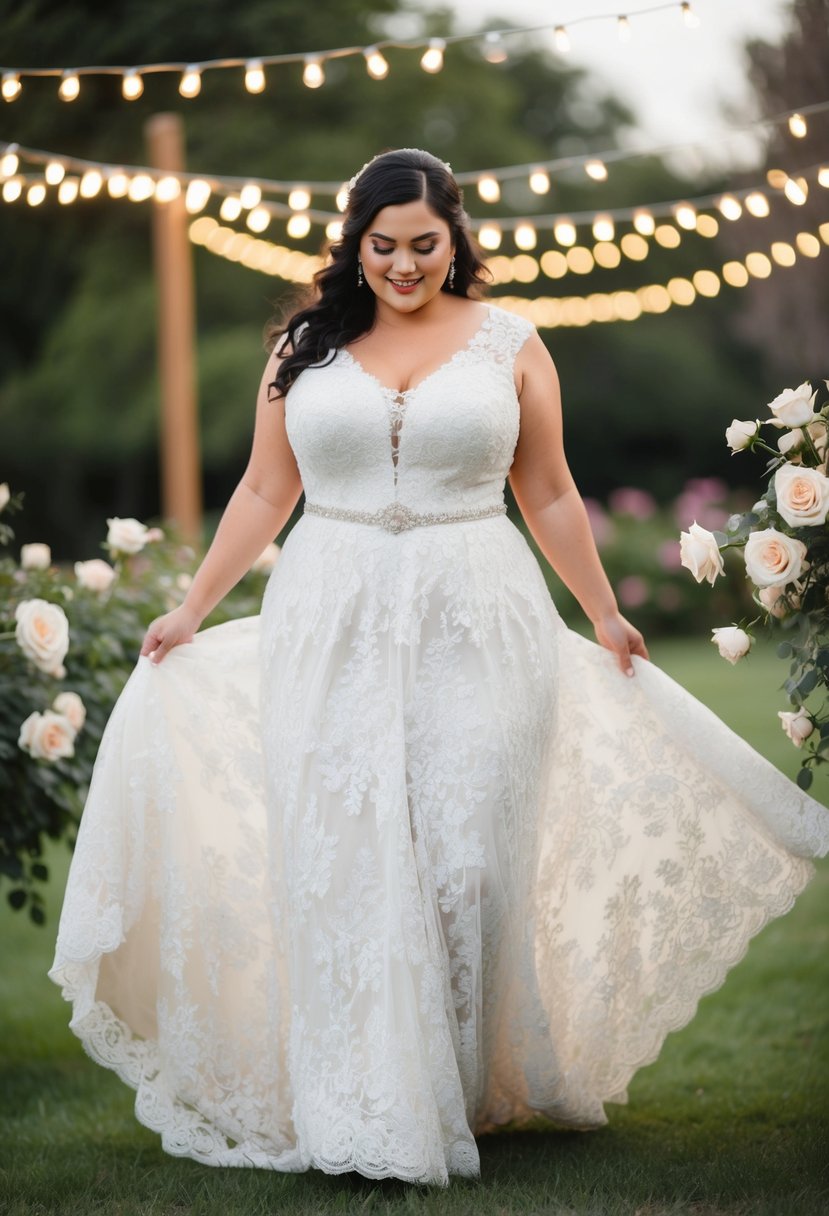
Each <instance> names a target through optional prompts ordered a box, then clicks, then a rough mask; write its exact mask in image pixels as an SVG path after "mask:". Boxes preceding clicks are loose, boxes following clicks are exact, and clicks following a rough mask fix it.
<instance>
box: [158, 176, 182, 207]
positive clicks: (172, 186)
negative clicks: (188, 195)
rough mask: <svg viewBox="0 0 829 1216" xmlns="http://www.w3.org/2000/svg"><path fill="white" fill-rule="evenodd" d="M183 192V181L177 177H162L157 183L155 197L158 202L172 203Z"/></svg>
mask: <svg viewBox="0 0 829 1216" xmlns="http://www.w3.org/2000/svg"><path fill="white" fill-rule="evenodd" d="M180 194H181V182H180V181H179V180H178V178H177V177H172V176H171V175H167V176H166V177H160V178H159V179H158V181H157V182H156V184H155V199H156V202H158V203H171V202H172V201H173V199H175V198H178V196H179V195H180Z"/></svg>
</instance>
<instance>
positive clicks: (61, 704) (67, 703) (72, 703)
mask: <svg viewBox="0 0 829 1216" xmlns="http://www.w3.org/2000/svg"><path fill="white" fill-rule="evenodd" d="M52 709H53V710H54V711H55V713H56V714H61V715H62V716H63V717H64V718H66V719H67V721H68V722H69V725H70V726H71V727H72V729H73V731H74V732H75V734H77V733H78V731H80V730H83V724H84V722H85V721H86V706H85V705H84V703H83V700H82V699H81V697H79V696H78V694H77V693H76V692H61V693H58V695H57V696H56V697H55V699H54V701H53V702H52Z"/></svg>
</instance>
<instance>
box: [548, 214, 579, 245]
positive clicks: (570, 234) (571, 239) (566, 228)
mask: <svg viewBox="0 0 829 1216" xmlns="http://www.w3.org/2000/svg"><path fill="white" fill-rule="evenodd" d="M553 236H554V237H555V238H556V240H557V241H558V243H559V245H565V246H566V245H575V243H576V225H575V224H574V223H573V221H572V220H558V221H557V222H556V224H555V226H554V227H553Z"/></svg>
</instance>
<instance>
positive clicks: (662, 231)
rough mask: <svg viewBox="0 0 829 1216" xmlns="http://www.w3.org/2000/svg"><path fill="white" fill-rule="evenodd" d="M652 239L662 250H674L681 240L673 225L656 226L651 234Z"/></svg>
mask: <svg viewBox="0 0 829 1216" xmlns="http://www.w3.org/2000/svg"><path fill="white" fill-rule="evenodd" d="M653 239H654V240H655V241H656V243H657V245H661V246H662V248H663V249H676V248H677V246H678V245H679V243H680V241H681V240H682V238H681V236H680V235H679V233H678V232H677V230H676V228H674V226H673V224H657V225H656V228H655V229H654V232H653Z"/></svg>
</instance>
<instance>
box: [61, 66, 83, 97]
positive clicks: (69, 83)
mask: <svg viewBox="0 0 829 1216" xmlns="http://www.w3.org/2000/svg"><path fill="white" fill-rule="evenodd" d="M80 91H81V82H80V80H79V79H78V74H77V72H69V71H67V72H64V73H63V75H62V76H61V78H60V84H59V85H58V96H59V97H60V99H61V101H74V100H75V98H76V97H77V96H78V94H79V93H80Z"/></svg>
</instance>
